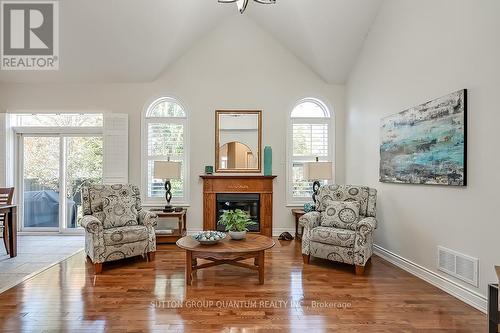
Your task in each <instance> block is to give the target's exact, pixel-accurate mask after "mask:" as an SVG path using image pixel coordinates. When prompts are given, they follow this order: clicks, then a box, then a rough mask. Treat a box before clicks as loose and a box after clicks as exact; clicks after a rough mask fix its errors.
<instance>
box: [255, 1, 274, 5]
mask: <svg viewBox="0 0 500 333" xmlns="http://www.w3.org/2000/svg"><path fill="white" fill-rule="evenodd" d="M253 1H255V2H258V3H260V4H263V5H274V4H276V0H253Z"/></svg>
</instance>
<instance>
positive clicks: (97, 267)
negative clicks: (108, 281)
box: [94, 262, 102, 274]
mask: <svg viewBox="0 0 500 333" xmlns="http://www.w3.org/2000/svg"><path fill="white" fill-rule="evenodd" d="M101 273H102V263H101V262H96V263H94V274H101Z"/></svg>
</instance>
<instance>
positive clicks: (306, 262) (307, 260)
mask: <svg viewBox="0 0 500 333" xmlns="http://www.w3.org/2000/svg"><path fill="white" fill-rule="evenodd" d="M310 258H311V257H310V256H309V254H302V261H303V262H304V264H309V260H310Z"/></svg>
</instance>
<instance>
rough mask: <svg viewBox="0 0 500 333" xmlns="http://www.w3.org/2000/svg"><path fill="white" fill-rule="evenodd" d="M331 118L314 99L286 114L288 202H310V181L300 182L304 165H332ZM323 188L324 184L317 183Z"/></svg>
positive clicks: (326, 110)
mask: <svg viewBox="0 0 500 333" xmlns="http://www.w3.org/2000/svg"><path fill="white" fill-rule="evenodd" d="M332 120H333V117H332V114H331V112H330V110H329V108H328V107H327V106H326V104H325V103H324V102H322V101H321V100H319V99H317V98H304V99H302V100H300V101H298V102H297V103H296V104H295V106H294V107H293V109H292V111H291V112H290V119H289V122H288V123H289V128H288V133H289V136H288V140H289V144H288V180H289V181H288V201H289V203H303V202H309V201H311V196H312V181H309V180H307V179H304V163H306V162H313V161H314V160H315V159H316V158H318V159H319V160H320V161H333V138H334V135H333V130H332V128H333V126H332V123H333V122H332ZM321 183H322V184H326V181H325V180H324V181H321Z"/></svg>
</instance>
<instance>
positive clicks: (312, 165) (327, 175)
mask: <svg viewBox="0 0 500 333" xmlns="http://www.w3.org/2000/svg"><path fill="white" fill-rule="evenodd" d="M332 169H333V163H332V162H308V163H305V164H304V179H307V180H330V179H332V176H333V172H332Z"/></svg>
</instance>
